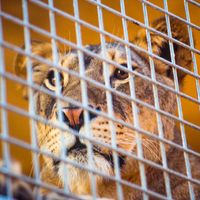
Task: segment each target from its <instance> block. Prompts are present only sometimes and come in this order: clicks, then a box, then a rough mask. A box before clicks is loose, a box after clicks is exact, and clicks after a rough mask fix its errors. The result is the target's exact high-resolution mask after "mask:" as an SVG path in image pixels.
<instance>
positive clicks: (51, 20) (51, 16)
mask: <svg viewBox="0 0 200 200" xmlns="http://www.w3.org/2000/svg"><path fill="white" fill-rule="evenodd" d="M48 5H49V7H51V8H54V3H53V0H48ZM49 23H50V33H51V34H52V35H54V36H56V35H57V34H56V22H55V14H54V11H53V10H52V9H50V10H49ZM51 44H52V57H53V63H54V64H55V65H57V64H58V63H59V54H58V47H57V44H56V40H55V38H51ZM55 78H56V91H55V92H56V94H57V95H62V94H61V91H62V86H61V82H60V78H59V72H58V71H57V70H55ZM56 102H57V114H58V121H59V122H60V123H62V122H63V115H62V106H61V102H60V100H59V99H57V98H56ZM60 134H61V137H60V142H61V155H60V157H61V158H63V159H65V157H66V149H65V144H64V142H65V139H64V135H63V134H64V133H63V132H62V131H61V133H60ZM62 173H63V177H65V178H64V179H63V180H64V181H63V182H64V191H65V192H66V193H69V188H68V184H67V177H68V176H67V173H68V172H67V167H64V168H63V169H62Z"/></svg>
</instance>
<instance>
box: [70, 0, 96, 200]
mask: <svg viewBox="0 0 200 200" xmlns="http://www.w3.org/2000/svg"><path fill="white" fill-rule="evenodd" d="M73 7H74V16H75V18H76V19H80V17H79V5H78V0H73ZM75 27H76V39H77V45H78V46H83V43H82V34H81V26H80V24H79V23H78V22H76V23H75ZM78 59H79V74H80V75H81V76H83V77H85V66H84V58H83V52H82V51H81V50H78ZM81 96H82V104H83V105H84V106H86V107H87V106H88V93H87V83H86V81H85V80H81ZM89 122H90V119H89V112H88V110H84V126H85V133H86V135H87V136H88V137H89V138H91V137H92V133H91V130H90V126H89V124H90V123H89ZM87 156H88V165H89V168H91V169H93V168H94V160H93V158H94V155H93V145H92V143H90V141H88V142H87ZM89 175H90V181H91V184H90V187H91V191H92V197H93V199H96V197H97V189H96V178H95V176H94V174H93V173H90V174H89Z"/></svg>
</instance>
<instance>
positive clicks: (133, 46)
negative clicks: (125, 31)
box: [0, 2, 200, 79]
mask: <svg viewBox="0 0 200 200" xmlns="http://www.w3.org/2000/svg"><path fill="white" fill-rule="evenodd" d="M40 3H41V2H40ZM0 16H2V17H4V18H6V19H8V20H10V21H12V22H14V23H16V24H19V25H22V26H25V24H24V23H23V21H21V20H20V19H17V18H15V17H13V16H12V15H9V14H7V13H5V12H1V13H0ZM75 21H77V22H79V23H80V24H81V25H82V24H83V23H81V21H80V20H75ZM91 26H92V25H91ZM27 27H28V28H30V29H31V30H33V31H36V32H38V33H40V34H43V35H45V36H47V37H50V38H52V37H53V38H55V39H56V40H57V41H59V42H61V43H63V44H66V45H69V46H70V47H73V48H75V49H81V48H82V47H80V46H76V45H75V44H74V43H72V42H70V41H68V40H66V39H64V38H62V37H59V36H58V35H56V36H53V35H52V34H50V33H49V32H48V31H45V30H44V29H41V28H39V27H37V26H35V25H32V24H27ZM94 27H95V26H93V28H94ZM94 29H95V28H94ZM149 30H151V29H149ZM151 31H153V32H155V33H156V34H158V35H161V36H163V37H165V38H167V39H168V40H172V41H173V42H175V43H177V44H179V45H180V46H183V47H185V48H187V49H190V50H191V51H193V52H194V53H197V54H200V51H199V50H197V49H191V48H190V47H189V46H188V45H185V44H184V43H179V42H178V40H177V41H176V40H175V41H174V40H173V39H170V38H168V37H166V36H165V34H164V35H163V34H161V32H157V31H155V30H151ZM97 32H99V33H102V32H103V33H102V34H105V35H106V36H109V37H110V38H112V39H113V40H116V41H118V42H120V43H122V44H124V45H127V46H129V47H131V48H134V49H136V50H138V51H141V52H143V53H145V54H147V55H149V56H151V57H152V58H156V59H158V60H160V61H162V62H163V63H165V64H167V65H169V66H172V67H175V68H177V69H179V70H181V71H183V72H185V73H186V74H188V75H191V76H193V77H195V78H198V79H200V76H198V75H196V74H194V73H193V72H191V71H190V70H188V69H185V68H182V67H181V66H179V65H177V64H174V65H173V64H172V63H171V62H169V61H167V60H165V59H163V58H161V57H160V56H158V55H156V54H153V53H149V52H148V51H147V50H145V49H143V48H141V47H139V46H137V45H134V44H133V43H130V42H129V43H126V42H125V41H124V40H122V39H121V38H119V37H117V36H115V35H112V34H110V33H108V32H105V31H101V30H99V29H97ZM82 51H83V52H87V53H88V54H89V55H93V56H94V57H98V58H99V59H100V60H103V58H101V57H99V56H98V55H96V54H92V53H91V52H90V51H88V50H86V49H84V48H82ZM106 62H108V63H109V62H110V63H111V64H112V61H109V60H107V61H106ZM115 65H116V66H117V67H119V66H118V65H117V64H115ZM132 73H134V72H132Z"/></svg>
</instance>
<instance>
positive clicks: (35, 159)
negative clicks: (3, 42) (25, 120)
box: [22, 0, 41, 200]
mask: <svg viewBox="0 0 200 200" xmlns="http://www.w3.org/2000/svg"><path fill="white" fill-rule="evenodd" d="M22 11H23V21H24V23H25V26H24V40H25V51H26V52H27V53H31V36H30V30H29V28H28V27H27V26H26V25H27V24H29V15H28V1H27V0H23V1H22ZM26 70H27V82H28V83H29V84H30V85H32V84H33V73H32V62H31V60H30V58H29V57H27V64H26ZM33 96H34V92H33V90H32V88H28V98H29V112H30V113H31V114H33V115H34V114H35V107H34V105H35V103H34V98H33ZM29 122H30V128H31V133H30V134H31V145H32V146H33V147H34V148H38V145H37V131H36V123H35V121H34V120H32V119H30V121H29ZM32 153H33V152H32ZM32 157H33V169H34V178H35V181H36V182H40V167H39V159H38V155H37V154H36V153H33V154H32ZM35 190H36V192H35V194H36V199H37V200H38V199H39V200H40V199H41V196H40V193H39V188H35Z"/></svg>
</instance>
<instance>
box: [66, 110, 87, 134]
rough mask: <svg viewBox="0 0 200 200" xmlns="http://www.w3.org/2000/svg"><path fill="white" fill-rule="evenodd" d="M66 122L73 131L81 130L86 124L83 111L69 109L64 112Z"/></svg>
mask: <svg viewBox="0 0 200 200" xmlns="http://www.w3.org/2000/svg"><path fill="white" fill-rule="evenodd" d="M62 112H63V120H64V122H65V123H66V124H67V125H68V126H69V127H70V128H72V129H75V130H77V131H78V130H79V129H80V128H81V126H82V125H83V123H84V119H83V109H82V108H78V107H67V108H64V109H63V110H62Z"/></svg>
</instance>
